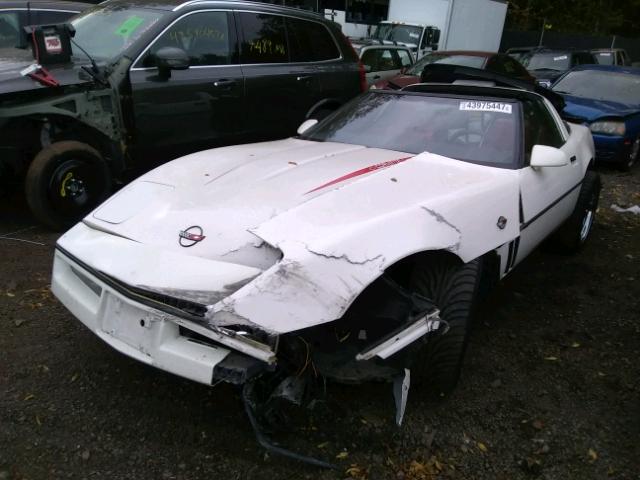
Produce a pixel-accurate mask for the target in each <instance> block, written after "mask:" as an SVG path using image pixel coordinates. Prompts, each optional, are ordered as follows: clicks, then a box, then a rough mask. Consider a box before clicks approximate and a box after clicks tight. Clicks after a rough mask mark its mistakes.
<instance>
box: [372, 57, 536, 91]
mask: <svg viewBox="0 0 640 480" xmlns="http://www.w3.org/2000/svg"><path fill="white" fill-rule="evenodd" d="M431 64H445V65H459V66H461V67H471V68H478V69H482V70H489V71H491V72H494V73H498V74H501V75H506V76H510V77H513V78H517V79H519V80H523V81H525V82H531V83H533V82H534V81H535V79H534V78H533V77H532V76H531V75H529V73H528V72H527V70H526V69H525V68H524V67H523V66H522V65H520V63H518V61H517V60H514V59H513V58H511V57H510V56H508V55H506V54H504V53H495V52H475V51H470V50H469V51H467V50H456V51H449V52H447V51H442V52H432V53H428V54H427V55H425V56H424V57H422V58H421V59H420V60H418V61H417V62H416V63H415V64H414V65H413V66H412V67H410V68H408V69H407V70H406V71H405V72H403V73H401V74H400V75H397V76H395V77H392V78H390V79H389V80H381V81H379V82H376V83H375V84H374V85H373V87H372V88H389V89H392V90H397V89H400V88H403V87H405V86H407V85H411V84H414V83H418V82H419V81H420V75H421V74H422V70H424V67H426V66H427V65H431Z"/></svg>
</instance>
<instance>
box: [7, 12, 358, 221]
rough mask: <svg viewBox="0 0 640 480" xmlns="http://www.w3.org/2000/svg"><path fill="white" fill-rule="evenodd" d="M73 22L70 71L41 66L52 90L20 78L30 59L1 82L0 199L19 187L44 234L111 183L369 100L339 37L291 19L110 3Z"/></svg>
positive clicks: (279, 133)
mask: <svg viewBox="0 0 640 480" xmlns="http://www.w3.org/2000/svg"><path fill="white" fill-rule="evenodd" d="M71 23H72V24H73V26H74V27H75V32H76V33H75V37H74V38H73V39H72V40H73V57H72V62H71V63H70V64H63V65H52V66H50V67H49V73H50V75H51V77H52V78H53V79H54V80H55V81H56V83H58V84H59V86H57V87H55V88H53V87H51V86H44V85H42V84H41V83H39V81H36V80H34V79H32V78H28V77H25V76H22V75H20V73H19V72H20V70H21V69H23V68H24V67H26V66H27V65H29V64H30V63H33V60H28V59H26V60H25V59H23V60H21V61H19V60H18V59H16V60H15V61H13V62H4V63H3V64H2V67H3V68H2V71H1V72H0V152H1V153H2V155H0V188H1V187H2V186H3V184H4V186H6V185H7V183H10V182H14V183H15V182H16V181H20V180H21V179H25V190H26V196H27V201H28V203H29V205H30V207H31V210H32V211H33V213H34V214H35V216H36V217H37V218H38V219H39V220H40V221H41V222H42V223H44V224H46V225H48V226H50V227H52V228H64V227H65V226H68V225H70V224H73V223H74V222H75V221H77V219H78V218H81V217H82V216H83V215H85V214H86V213H87V212H88V211H90V210H91V209H92V208H93V207H94V206H95V205H96V204H97V203H99V202H100V201H101V200H103V199H104V197H105V196H106V195H107V194H108V193H109V192H110V188H111V184H112V181H114V180H116V181H119V182H123V181H126V180H127V179H130V178H131V177H132V176H134V175H136V174H138V173H140V172H143V171H146V170H148V169H149V168H151V167H153V166H156V165H158V164H159V163H162V162H165V161H167V160H171V159H173V158H176V157H177V156H180V155H184V154H187V153H190V152H193V151H197V150H201V149H203V148H208V147H212V146H217V145H229V144H234V143H240V142H247V141H259V140H265V139H274V138H283V137H286V136H288V135H291V134H292V133H294V132H295V130H296V128H297V126H298V125H299V123H300V122H301V121H302V120H304V119H305V118H309V117H316V118H321V117H323V116H325V115H326V114H327V113H328V112H330V111H333V110H335V109H336V108H337V107H338V106H340V105H342V104H343V103H345V102H346V101H348V100H349V99H351V98H352V97H354V96H355V95H357V94H358V93H360V92H361V91H362V90H363V89H366V79H365V72H364V69H362V68H360V64H359V59H358V57H357V55H356V53H355V52H354V51H353V49H352V48H351V46H350V45H349V42H348V40H347V39H346V38H345V37H344V36H343V35H342V33H341V32H340V30H339V28H338V26H337V25H336V24H335V23H333V22H330V21H328V20H325V19H324V18H323V17H321V16H319V15H316V14H313V13H309V12H305V11H303V10H300V9H292V8H284V7H278V6H274V5H269V4H259V3H255V2H241V1H232V2H223V1H219V2H218V1H216V2H198V1H196V2H186V3H183V2H182V1H181V0H158V1H156V2H153V3H152V4H150V3H149V2H147V1H145V0H113V1H109V2H106V3H103V4H100V5H97V6H95V7H93V8H91V9H90V10H88V11H86V12H84V13H83V14H81V15H79V16H76V17H75V18H74V19H73V20H72V21H71ZM76 47H78V48H76ZM80 47H81V48H80ZM83 50H84V51H86V52H88V54H89V55H90V56H91V60H92V61H93V64H92V61H90V59H88V58H87V56H86V55H85V54H84V53H83ZM18 52H20V51H19V50H18ZM22 53H24V52H22Z"/></svg>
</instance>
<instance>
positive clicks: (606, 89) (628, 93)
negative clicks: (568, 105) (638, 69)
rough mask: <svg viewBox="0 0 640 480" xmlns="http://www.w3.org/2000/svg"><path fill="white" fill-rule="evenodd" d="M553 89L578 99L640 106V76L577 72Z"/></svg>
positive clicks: (570, 74)
mask: <svg viewBox="0 0 640 480" xmlns="http://www.w3.org/2000/svg"><path fill="white" fill-rule="evenodd" d="M553 89H554V90H555V91H557V92H560V93H568V94H569V95H574V96H576V97H583V98H592V99H594V100H604V101H609V102H617V103H624V104H631V105H640V75H633V74H630V73H622V72H606V71H597V70H577V71H575V72H570V73H568V74H567V75H566V76H564V77H562V80H560V81H559V82H558V83H556V84H555V85H554V86H553Z"/></svg>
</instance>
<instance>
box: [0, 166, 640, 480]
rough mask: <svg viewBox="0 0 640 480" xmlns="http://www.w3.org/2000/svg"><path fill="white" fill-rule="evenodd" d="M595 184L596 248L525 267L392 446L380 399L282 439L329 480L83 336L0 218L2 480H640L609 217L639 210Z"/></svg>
mask: <svg viewBox="0 0 640 480" xmlns="http://www.w3.org/2000/svg"><path fill="white" fill-rule="evenodd" d="M601 174H602V176H603V181H604V185H605V187H604V191H603V198H602V201H601V206H600V211H599V216H598V220H597V224H596V225H595V227H594V231H593V237H592V239H591V241H590V243H589V244H588V245H587V247H586V248H585V249H584V250H583V251H582V252H581V253H580V254H578V255H576V256H572V257H561V256H554V255H551V254H545V253H541V252H537V253H535V254H533V255H532V256H531V257H530V258H529V259H527V261H525V262H524V263H523V264H522V265H520V266H519V267H518V268H517V269H516V271H515V272H514V273H513V274H512V275H511V276H510V277H509V278H508V279H507V280H506V281H505V283H504V284H503V285H501V286H500V287H499V288H498V289H497V290H496V291H495V292H494V293H493V294H492V295H491V296H490V297H489V298H488V300H487V301H486V302H485V303H484V305H483V307H482V312H481V313H482V314H481V316H480V319H479V321H478V322H477V324H476V327H475V331H474V335H473V338H472V340H471V344H470V349H469V352H468V355H467V360H466V366H465V367H466V368H465V370H464V373H463V378H462V380H461V383H460V385H459V387H458V389H457V390H456V392H455V393H454V394H453V395H452V396H451V397H450V398H449V399H447V400H445V401H442V402H437V403H435V402H432V401H428V400H426V399H425V398H424V397H425V395H423V394H421V393H423V392H420V391H419V390H417V389H414V390H412V391H411V392H410V395H409V404H408V411H407V415H406V417H405V424H404V426H403V427H402V428H396V427H395V426H394V424H393V416H394V413H395V412H394V407H393V397H392V394H391V388H390V386H389V385H387V384H368V385H362V386H349V387H347V386H341V385H329V398H330V401H329V402H328V405H327V408H326V409H325V411H324V413H323V414H319V413H310V414H309V415H306V416H305V417H304V419H303V420H297V421H296V422H294V424H293V426H292V427H291V429H290V431H289V432H286V433H283V434H281V435H279V436H278V439H279V440H280V441H282V443H284V444H287V445H290V446H295V448H296V449H297V450H299V451H302V452H306V453H308V454H312V455H315V456H318V457H321V458H324V459H330V460H332V461H334V462H336V463H337V464H338V465H339V466H340V470H338V471H325V470H319V469H317V468H313V467H309V466H306V465H302V464H299V463H296V462H292V461H290V460H287V459H283V458H279V457H273V456H269V455H266V454H265V452H264V450H262V449H261V448H260V447H258V446H257V444H256V442H255V440H254V437H253V433H252V430H251V428H250V426H249V423H248V421H247V419H246V418H245V415H244V413H243V409H242V404H241V401H240V396H239V392H238V391H237V390H236V389H234V388H232V387H230V386H226V385H221V386H218V387H216V388H208V387H205V386H202V385H198V384H195V383H191V382H188V381H186V380H182V379H180V378H178V377H174V376H171V375H169V374H165V373H163V372H161V371H157V370H155V369H153V368H151V367H146V366H144V365H141V364H139V363H137V362H135V361H133V360H130V359H128V358H126V357H124V356H123V355H120V354H118V353H117V352H115V351H114V350H112V349H110V348H109V347H108V346H106V345H105V344H103V343H102V342H101V341H100V340H99V339H98V338H96V337H95V336H94V335H93V334H91V333H89V332H88V331H87V330H85V329H84V328H83V327H82V326H81V325H80V323H79V322H78V321H76V320H75V319H74V318H73V317H72V316H71V315H70V314H69V313H68V312H67V311H66V310H65V309H64V308H63V307H62V306H61V305H60V304H59V303H58V302H57V301H56V300H55V298H53V297H52V295H51V293H50V292H49V283H50V270H51V263H52V254H53V247H54V244H55V241H56V238H57V235H56V234H53V233H50V232H47V231H45V230H43V229H42V228H40V227H37V226H34V225H35V222H34V221H33V220H32V219H31V218H30V217H29V215H28V214H27V213H26V208H25V207H24V205H23V204H22V203H21V200H20V199H15V201H12V202H9V203H10V204H11V206H7V202H6V201H3V205H2V206H1V207H0V480H6V479H14V478H15V479H49V478H52V479H57V478H78V479H83V478H86V479H101V478H104V479H205V478H206V479H211V478H223V479H268V480H273V479H275V478H277V479H280V478H287V479H290V478H309V479H311V478H313V479H334V478H337V479H341V478H361V479H364V478H368V479H407V480H410V479H416V480H417V479H434V478H457V479H529V478H541V479H591V478H594V479H605V478H609V479H640V385H639V378H640V376H639V373H640V367H639V360H638V359H639V358H640V340H639V339H640V323H639V320H640V306H639V301H640V268H639V265H640V261H639V259H640V215H633V214H631V213H617V212H615V211H613V210H612V209H611V208H610V206H611V204H612V203H616V204H618V205H622V206H631V205H634V204H640V172H638V171H636V172H635V173H634V174H633V175H629V174H627V175H624V174H619V173H617V172H614V171H609V170H605V171H602V172H601ZM15 231H18V232H17V233H13V234H12V233H11V232H15ZM11 238H18V239H21V240H23V241H18V240H13V239H11ZM27 241H28V242H32V243H27Z"/></svg>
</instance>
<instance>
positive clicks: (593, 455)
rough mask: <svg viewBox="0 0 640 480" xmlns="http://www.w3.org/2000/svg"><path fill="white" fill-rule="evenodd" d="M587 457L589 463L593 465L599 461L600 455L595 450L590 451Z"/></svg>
mask: <svg viewBox="0 0 640 480" xmlns="http://www.w3.org/2000/svg"><path fill="white" fill-rule="evenodd" d="M587 455H589V461H590V462H591V463H593V462H595V461H596V460H597V459H598V453H597V452H596V451H595V450H594V449H593V448H590V449H589V451H588V452H587Z"/></svg>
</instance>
